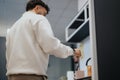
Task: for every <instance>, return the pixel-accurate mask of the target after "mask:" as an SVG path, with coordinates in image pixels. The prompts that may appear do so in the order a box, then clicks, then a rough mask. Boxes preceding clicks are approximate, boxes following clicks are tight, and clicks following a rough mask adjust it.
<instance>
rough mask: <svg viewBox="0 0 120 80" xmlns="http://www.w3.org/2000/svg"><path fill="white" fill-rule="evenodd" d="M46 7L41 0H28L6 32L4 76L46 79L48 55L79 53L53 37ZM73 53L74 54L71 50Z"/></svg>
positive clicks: (17, 78)
mask: <svg viewBox="0 0 120 80" xmlns="http://www.w3.org/2000/svg"><path fill="white" fill-rule="evenodd" d="M48 12H49V7H48V6H47V5H46V4H45V3H44V2H43V1H41V0H30V1H29V2H28V3H27V5H26V12H25V13H24V14H23V15H22V17H21V18H20V19H19V20H17V21H16V22H15V23H14V25H13V26H12V27H11V29H10V31H9V32H8V34H7V36H6V60H7V64H6V67H7V73H6V75H7V76H8V80H47V74H46V71H47V67H48V62H49V55H54V56H56V57H59V58H67V57H68V56H71V55H74V56H75V57H77V56H80V53H79V52H78V50H77V49H75V51H73V49H72V48H70V47H69V46H66V45H64V44H62V43H61V42H60V40H59V39H57V38H56V37H55V36H54V35H53V32H52V29H51V26H50V23H49V21H48V20H47V18H45V16H46V15H47V14H48ZM74 53H75V54H74Z"/></svg>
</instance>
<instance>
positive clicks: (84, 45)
mask: <svg viewBox="0 0 120 80" xmlns="http://www.w3.org/2000/svg"><path fill="white" fill-rule="evenodd" d="M80 46H81V47H80ZM77 47H78V48H80V49H81V52H82V57H81V58H80V61H79V63H80V70H83V71H85V76H87V67H86V61H87V60H88V58H91V51H90V37H89V36H88V37H87V38H86V39H84V40H83V41H82V42H80V43H79V44H78V45H77ZM88 64H89V65H91V60H90V61H89V62H88Z"/></svg>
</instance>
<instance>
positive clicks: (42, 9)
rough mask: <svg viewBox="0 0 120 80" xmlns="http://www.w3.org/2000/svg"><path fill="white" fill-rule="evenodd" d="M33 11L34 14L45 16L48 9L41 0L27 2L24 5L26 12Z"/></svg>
mask: <svg viewBox="0 0 120 80" xmlns="http://www.w3.org/2000/svg"><path fill="white" fill-rule="evenodd" d="M30 10H33V11H34V12H35V13H36V14H40V15H43V16H45V15H46V14H48V13H49V7H48V5H47V4H45V3H44V2H43V1H42V0H29V1H28V3H27V5H26V11H30Z"/></svg>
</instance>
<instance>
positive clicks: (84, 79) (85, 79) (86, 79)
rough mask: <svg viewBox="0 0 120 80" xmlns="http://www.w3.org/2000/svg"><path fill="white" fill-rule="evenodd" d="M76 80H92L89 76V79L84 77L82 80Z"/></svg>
mask: <svg viewBox="0 0 120 80" xmlns="http://www.w3.org/2000/svg"><path fill="white" fill-rule="evenodd" d="M77 80H92V78H91V76H89V77H84V78H81V79H77Z"/></svg>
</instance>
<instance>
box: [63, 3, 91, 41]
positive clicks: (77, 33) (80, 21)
mask: <svg viewBox="0 0 120 80" xmlns="http://www.w3.org/2000/svg"><path fill="white" fill-rule="evenodd" d="M65 32H66V41H67V42H81V41H82V40H83V39H85V38H86V37H87V36H89V7H88V4H86V5H84V7H83V8H82V9H81V10H80V11H79V12H78V14H77V15H76V16H75V17H74V18H73V20H72V21H71V22H70V23H69V24H68V26H67V27H66V30H65Z"/></svg>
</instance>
